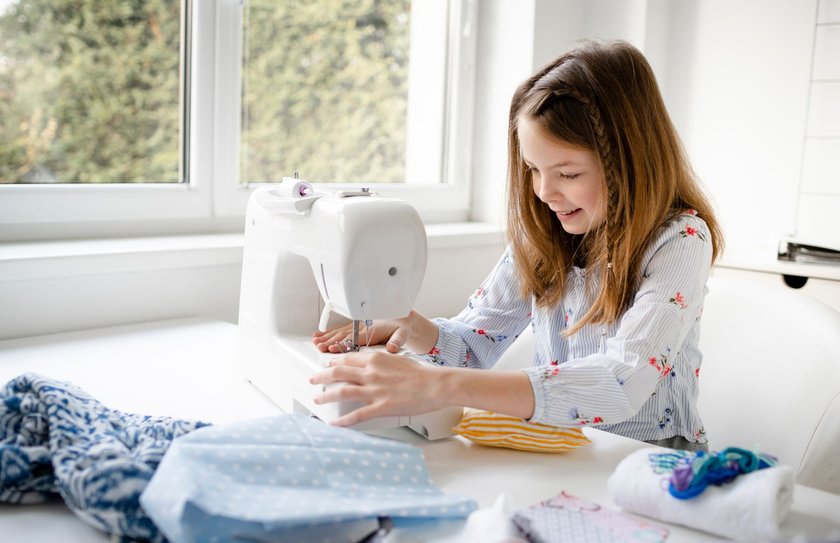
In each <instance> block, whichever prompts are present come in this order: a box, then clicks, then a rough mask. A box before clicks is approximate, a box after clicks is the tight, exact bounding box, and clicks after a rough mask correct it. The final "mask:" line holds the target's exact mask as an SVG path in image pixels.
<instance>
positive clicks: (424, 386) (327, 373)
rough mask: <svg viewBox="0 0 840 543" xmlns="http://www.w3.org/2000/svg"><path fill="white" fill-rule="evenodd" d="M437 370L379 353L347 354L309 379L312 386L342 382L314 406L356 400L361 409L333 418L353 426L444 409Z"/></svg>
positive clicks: (395, 356) (335, 421)
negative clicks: (368, 421)
mask: <svg viewBox="0 0 840 543" xmlns="http://www.w3.org/2000/svg"><path fill="white" fill-rule="evenodd" d="M441 377H442V376H441V375H440V370H439V369H438V368H433V367H426V366H421V365H420V364H418V363H417V362H415V361H414V360H411V359H410V358H408V357H406V356H402V355H395V354H390V353H386V352H381V351H374V352H360V353H348V354H346V355H344V356H341V357H337V358H336V359H335V360H333V361H332V362H331V363H330V367H329V368H328V369H326V370H324V371H322V372H321V373H319V374H317V375H315V376H313V377H311V378H310V379H309V382H310V383H312V384H313V385H329V384H332V383H337V382H341V381H343V382H344V385H343V386H340V387H335V388H332V389H330V390H327V391H326V392H324V393H323V394H321V395H320V396H316V397H315V403H316V404H323V403H330V402H337V401H357V402H361V403H362V404H364V405H363V406H362V407H360V408H358V409H356V410H354V411H352V412H350V413H348V414H346V415H344V416H343V417H339V418H337V419H335V420H334V421H333V422H332V423H333V424H335V425H336V426H353V425H354V424H358V423H360V422H364V421H366V420H368V419H372V418H374V417H385V416H399V415H417V414H422V413H428V412H430V411H434V410H436V409H440V408H442V407H445V406H446V405H447V404H446V402H445V400H444V398H443V397H442V394H441V392H440V390H441V387H440V383H441Z"/></svg>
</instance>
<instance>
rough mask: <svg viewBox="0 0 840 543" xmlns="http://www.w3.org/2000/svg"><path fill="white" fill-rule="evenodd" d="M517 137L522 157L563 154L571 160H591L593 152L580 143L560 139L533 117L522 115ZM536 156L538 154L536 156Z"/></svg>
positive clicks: (527, 158)
mask: <svg viewBox="0 0 840 543" xmlns="http://www.w3.org/2000/svg"><path fill="white" fill-rule="evenodd" d="M517 137H518V138H519V151H520V154H521V155H522V158H523V159H525V160H526V161H528V160H529V156H530V155H545V154H552V155H558V156H559V155H562V156H563V157H566V158H567V159H568V161H569V162H582V161H589V160H591V158H592V155H593V152H592V151H591V150H590V149H586V148H584V147H581V146H579V145H575V144H573V143H570V142H568V141H566V140H563V139H560V138H558V137H556V136H554V135H553V134H551V133H550V132H548V131H547V130H546V129H545V128H544V127H542V126H541V125H540V123H539V122H535V121H534V120H533V119H531V118H529V117H526V116H520V118H519V121H518V123H517ZM535 158H536V156H535Z"/></svg>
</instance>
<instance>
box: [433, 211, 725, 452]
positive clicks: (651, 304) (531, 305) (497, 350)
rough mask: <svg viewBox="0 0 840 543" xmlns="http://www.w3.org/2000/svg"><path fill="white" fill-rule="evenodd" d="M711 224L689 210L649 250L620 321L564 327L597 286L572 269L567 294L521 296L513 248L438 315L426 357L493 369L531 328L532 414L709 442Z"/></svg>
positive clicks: (547, 420) (557, 422)
mask: <svg viewBox="0 0 840 543" xmlns="http://www.w3.org/2000/svg"><path fill="white" fill-rule="evenodd" d="M711 256H712V245H711V240H710V234H709V231H708V228H707V226H706V223H705V222H704V221H703V220H702V219H700V218H699V217H698V216H697V215H696V213H694V212H693V211H687V212H685V213H683V214H681V215H679V216H677V217H675V218H673V219H672V220H670V221H669V222H668V223H667V224H665V225H664V226H663V227H662V229H661V230H660V232H659V234H658V236H657V238H656V239H655V240H654V242H653V243H652V244H651V245H650V247H649V248H648V249H647V251H646V252H645V255H644V258H643V260H642V267H641V270H642V272H643V277H642V281H641V283H640V285H639V289H638V291H637V292H636V294H635V297H634V298H633V302H632V305H631V307H630V308H629V309H627V311H626V312H625V313H624V314H623V315H622V316H621V317H620V318H619V319H618V320H617V321H616V322H614V323H611V324H591V325H587V326H585V327H584V328H582V329H581V330H580V331H579V332H578V333H577V334H575V335H573V336H571V337H563V336H562V335H561V334H562V332H563V331H564V330H565V329H566V328H568V327H570V326H573V325H574V324H575V322H576V321H577V319H579V318H580V317H581V316H583V315H584V314H586V312H587V311H588V310H589V308H590V307H591V305H592V303H593V301H594V299H595V293H596V291H597V288H594V287H595V286H597V285H596V284H595V281H597V279H596V278H595V277H594V276H593V277H591V278H590V280H589V284H588V285H587V277H586V275H587V270H585V269H581V268H576V267H575V268H573V269H572V270H571V271H570V272H569V273H570V281H569V282H568V283H567V285H568V286H567V291H566V293H565V295H564V297H563V299H562V302H561V303H560V304H559V305H557V306H555V307H551V308H548V309H546V308H538V307H537V306H536V304H535V302H534V300H533V297H532V299H530V300H529V299H526V298H523V297H522V296H521V295H520V291H519V280H518V278H517V275H516V269H515V267H514V265H513V257H512V254H511V251H510V247H508V249H507V250H506V251H505V253H504V255H503V256H502V258H501V259H500V260H499V262H498V263H497V264H496V266H495V268H494V269H493V271H492V272H491V273H490V275H489V276H488V277H487V279H485V281H484V283H482V285H481V286H480V287H479V288H478V289H477V290H476V291H475V293H474V294H473V295H472V296H470V298H469V302H468V306H467V307H466V308H465V309H464V310H463V311H462V312H461V313H460V314H458V316H456V317H455V318H452V319H435V322H436V324H437V326H438V328H439V331H440V334H439V336H438V341H437V344H436V345H435V347H434V348H433V349H432V350H431V351H430V352H429V353H428V354H427V355H426V357H427V358H428V359H429V360H431V361H432V362H435V363H438V364H440V365H446V366H461V367H470V368H490V367H492V366H493V365H494V364H495V363H496V361H497V360H498V359H499V357H500V356H501V355H502V353H503V352H504V351H505V350H506V349H507V348H508V347H509V346H510V344H511V343H512V342H513V341H514V340H515V339H516V338H517V337H518V335H519V334H520V333H521V332H522V331H523V330H524V329H525V327H526V326H529V325H530V326H531V328H532V330H533V332H534V337H535V340H536V342H535V344H536V352H535V354H534V361H533V366H532V367H530V368H525V369H523V370H522V371H525V372H526V373H527V374H528V377H529V378H530V380H531V386H532V387H533V390H534V398H535V400H536V404H535V409H534V414H533V416H532V418H531V419H530V420H531V421H533V422H541V423H544V424H550V425H554V426H580V425H586V426H597V427H598V428H601V429H604V430H608V431H610V432H614V433H617V434H621V435H624V436H627V437H631V438H634V439H639V440H643V441H651V440H657V439H666V438H669V437H673V436H683V437H685V438H686V439H687V440H689V441H693V442H701V443H705V442H706V435H705V431H704V429H703V422H702V421H701V420H700V416H699V415H698V413H697V395H698V378H699V375H700V363H701V360H702V355H701V353H700V351H699V349H698V347H697V343H698V340H699V338H700V315H701V313H702V310H703V297H704V296H705V294H706V290H707V289H706V280H707V279H708V276H709V270H710V266H711Z"/></svg>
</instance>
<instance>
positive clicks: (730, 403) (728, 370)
mask: <svg viewBox="0 0 840 543" xmlns="http://www.w3.org/2000/svg"><path fill="white" fill-rule="evenodd" d="M700 336H701V337H700V349H701V351H702V352H703V365H702V367H701V369H700V400H699V409H700V415H701V417H702V418H703V423H704V424H705V428H706V432H707V434H708V436H709V447H710V449H711V450H719V449H723V448H725V447H730V446H738V447H743V448H746V449H749V450H756V449H757V450H760V451H762V452H767V453H770V454H773V455H775V456H777V457H778V458H779V460H780V461H781V462H782V463H784V464H787V465H789V466H791V467H792V468H793V469H794V471H795V473H796V482H797V483H801V484H804V485H808V486H812V487H816V488H820V489H823V490H828V491H830V492H834V493H837V494H840V451H838V449H840V313H838V312H837V311H836V310H834V309H832V308H830V307H828V306H827V305H824V304H822V303H821V302H819V301H817V300H815V299H813V298H811V297H810V296H807V295H805V294H802V293H801V292H798V291H796V290H793V289H790V288H788V287H786V286H784V284H782V281H781V280H779V285H778V286H774V285H770V284H766V283H753V282H751V281H748V280H746V279H742V278H729V277H712V278H711V279H710V280H709V293H708V295H707V296H706V303H705V308H704V311H703V320H702V323H701V334H700ZM533 353H534V338H533V336H532V335H531V333H530V330H526V332H525V333H523V334H522V336H521V337H520V338H519V339H518V340H517V341H516V342H515V343H514V344H513V345H512V346H511V348H510V349H509V350H508V351H507V352H506V353H505V354H504V356H503V357H502V359H501V360H500V361H499V363H498V364H497V366H496V368H497V369H514V368H517V367H522V366H527V365H530V364H531V360H532V357H533Z"/></svg>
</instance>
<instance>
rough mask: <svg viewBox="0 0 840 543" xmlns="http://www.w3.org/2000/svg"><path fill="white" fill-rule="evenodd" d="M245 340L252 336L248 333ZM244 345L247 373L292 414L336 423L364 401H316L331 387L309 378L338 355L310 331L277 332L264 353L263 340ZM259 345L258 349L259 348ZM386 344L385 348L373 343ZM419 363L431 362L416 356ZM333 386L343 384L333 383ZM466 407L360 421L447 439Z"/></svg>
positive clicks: (361, 427)
mask: <svg viewBox="0 0 840 543" xmlns="http://www.w3.org/2000/svg"><path fill="white" fill-rule="evenodd" d="M243 341H247V340H245V339H244V338H243ZM249 343H251V345H250V348H249V347H248V345H247V343H246V344H244V345H243V346H242V347H243V350H244V352H245V356H244V359H245V360H246V361H247V364H246V366H245V369H246V378H247V379H248V380H249V381H250V382H251V383H252V384H253V385H254V386H255V387H257V388H258V389H259V390H260V391H261V392H262V393H263V394H265V396H266V397H267V398H268V399H269V400H271V401H272V402H273V403H274V404H276V405H277V406H278V407H279V408H280V409H282V410H283V411H285V412H287V413H301V414H308V415H310V416H313V417H317V418H319V419H321V420H323V421H324V422H331V421H333V420H335V419H337V418H338V417H341V416H343V415H345V414H347V413H349V412H351V411H353V410H355V409H356V408H358V407H359V406H360V404H359V403H358V402H347V401H343V402H335V403H329V404H324V405H316V404H315V403H314V402H313V401H312V400H313V398H314V397H315V396H316V395H317V394H320V393H321V392H323V391H324V390H326V388H325V387H324V386H323V385H312V384H310V383H309V378H310V377H311V376H313V375H315V374H316V373H318V372H320V371H322V370H323V368H324V366H325V363H326V362H327V361H328V360H330V359H331V358H333V357H335V356H336V355H335V354H331V353H322V352H320V351H318V349H316V348H315V346H314V345H313V344H312V338H311V337H310V336H305V335H299V336H293V335H287V336H283V337H282V338H281V337H274V338H273V341H272V344H271V345H263V346H262V347H263V348H265V347H268V348H269V349H268V350H269V352H267V353H259V352H258V350H259V348H260V346H259V344H258V343H254V342H249ZM255 347H256V349H255ZM370 349H382V347H370ZM415 361H416V362H417V363H418V364H426V362H423V361H420V360H417V359H415ZM331 386H342V385H341V384H338V385H331ZM462 414H463V409H461V408H460V407H449V408H444V409H440V410H438V411H433V412H431V413H425V414H422V415H405V416H390V417H378V418H375V419H371V420H369V421H366V422H363V423H360V424H357V425H354V426H353V427H352V428H354V429H356V430H362V431H372V430H382V429H386V428H394V427H399V426H406V427H408V428H411V429H412V430H414V431H415V432H417V433H418V434H420V435H422V436H424V437H426V438H428V439H430V440H435V439H443V438H446V437H450V436H452V435H453V433H452V427H453V426H455V425H457V424H458V422H459V421H460V420H461V416H462Z"/></svg>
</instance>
